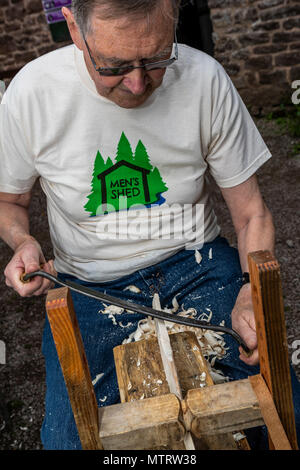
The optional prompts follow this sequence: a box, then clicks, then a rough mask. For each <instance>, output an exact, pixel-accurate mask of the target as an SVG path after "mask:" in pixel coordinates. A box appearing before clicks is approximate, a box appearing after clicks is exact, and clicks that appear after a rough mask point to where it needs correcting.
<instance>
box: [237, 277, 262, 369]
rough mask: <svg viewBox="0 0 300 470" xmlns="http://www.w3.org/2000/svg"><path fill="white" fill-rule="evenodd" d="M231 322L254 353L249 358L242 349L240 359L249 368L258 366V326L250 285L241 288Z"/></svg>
mask: <svg viewBox="0 0 300 470" xmlns="http://www.w3.org/2000/svg"><path fill="white" fill-rule="evenodd" d="M231 320H232V328H233V329H234V330H235V331H236V332H237V333H238V334H239V335H240V336H241V337H242V338H243V340H244V341H245V343H246V344H247V346H248V348H249V349H251V351H252V354H251V356H250V357H247V356H246V355H245V354H244V353H243V349H242V348H241V347H240V348H239V350H240V353H241V354H240V359H241V360H242V361H243V362H245V364H248V365H249V366H254V365H256V364H258V362H259V358H258V349H257V336H256V325H255V316H254V311H253V306H252V298H251V286H250V284H245V285H244V286H243V287H242V288H241V290H240V292H239V295H238V297H237V300H236V303H235V306H234V308H233V310H232V313H231Z"/></svg>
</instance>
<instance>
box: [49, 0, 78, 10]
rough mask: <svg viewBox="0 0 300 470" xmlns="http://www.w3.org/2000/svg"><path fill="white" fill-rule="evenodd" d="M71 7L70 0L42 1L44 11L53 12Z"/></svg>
mask: <svg viewBox="0 0 300 470" xmlns="http://www.w3.org/2000/svg"><path fill="white" fill-rule="evenodd" d="M71 5H72V0H49V1H47V0H43V7H44V11H45V12H47V11H49V10H55V9H59V8H62V7H69V6H71Z"/></svg>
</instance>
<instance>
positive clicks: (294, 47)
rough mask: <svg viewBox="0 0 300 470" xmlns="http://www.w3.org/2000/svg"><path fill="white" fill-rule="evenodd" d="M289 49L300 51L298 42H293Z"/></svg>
mask: <svg viewBox="0 0 300 470" xmlns="http://www.w3.org/2000/svg"><path fill="white" fill-rule="evenodd" d="M290 49H292V50H293V49H297V50H298V51H300V42H295V43H294V44H290Z"/></svg>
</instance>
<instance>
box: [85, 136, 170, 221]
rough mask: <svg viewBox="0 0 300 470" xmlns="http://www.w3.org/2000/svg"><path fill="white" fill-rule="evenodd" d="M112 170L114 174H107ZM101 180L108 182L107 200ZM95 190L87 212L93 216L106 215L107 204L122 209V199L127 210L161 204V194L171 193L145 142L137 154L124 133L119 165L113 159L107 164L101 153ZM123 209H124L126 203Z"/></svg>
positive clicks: (97, 157)
mask: <svg viewBox="0 0 300 470" xmlns="http://www.w3.org/2000/svg"><path fill="white" fill-rule="evenodd" d="M122 162H127V163H122ZM128 164H130V165H128ZM114 167H115V168H114ZM108 169H111V171H110V172H108V173H105V174H103V173H104V172H105V171H106V170H108ZM142 175H144V176H142ZM99 176H100V178H99ZM101 181H105V189H104V196H103V197H105V198H106V199H105V201H102V188H101ZM91 187H92V192H91V194H89V196H88V197H87V198H88V202H87V203H86V205H85V206H84V208H85V210H86V211H87V212H90V213H91V217H92V216H96V215H101V214H104V213H105V212H104V208H103V207H102V204H104V202H105V203H108V204H109V205H110V206H113V207H114V209H115V210H116V211H118V210H120V209H119V202H120V200H121V198H122V201H124V200H125V201H126V203H127V204H126V207H127V209H129V208H130V207H131V206H133V205H136V204H142V205H144V204H147V205H151V204H155V203H158V204H161V203H162V198H161V193H163V192H165V191H168V187H167V186H166V184H165V182H164V181H163V179H162V177H161V175H160V172H159V170H158V168H153V166H152V164H151V162H150V158H149V156H148V153H147V150H146V147H145V146H144V144H143V142H142V141H141V140H139V142H138V144H137V146H136V149H135V153H134V155H133V152H132V148H131V146H130V143H129V141H128V139H127V137H126V135H125V133H124V132H122V135H121V138H120V140H119V143H118V147H117V153H116V159H115V165H114V164H113V162H112V160H111V159H110V158H108V159H107V161H106V162H105V161H104V159H103V157H102V155H101V153H100V152H99V151H98V152H97V155H96V159H95V164H94V171H93V179H92V183H91ZM147 191H148V196H147V200H146V199H145V195H146V194H147ZM124 198H125V199H124ZM104 206H106V204H104ZM121 207H122V208H124V204H122V205H121Z"/></svg>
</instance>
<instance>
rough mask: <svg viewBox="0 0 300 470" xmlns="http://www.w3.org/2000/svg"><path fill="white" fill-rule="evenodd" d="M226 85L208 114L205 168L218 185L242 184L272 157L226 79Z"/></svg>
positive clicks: (234, 90)
mask: <svg viewBox="0 0 300 470" xmlns="http://www.w3.org/2000/svg"><path fill="white" fill-rule="evenodd" d="M228 85H229V88H228V89H227V92H226V94H225V97H224V98H223V101H222V103H221V104H220V105H219V107H218V108H217V110H216V112H215V114H213V116H212V133H211V141H210V146H209V149H208V154H207V157H206V161H207V164H208V166H209V171H210V173H211V175H212V176H213V178H214V179H215V181H216V183H217V184H218V186H220V187H221V188H230V187H232V186H236V185H238V184H241V183H243V182H244V181H246V180H247V179H248V178H250V176H252V175H253V174H254V173H256V171H257V170H258V169H259V167H261V166H262V165H263V164H264V163H265V162H266V161H267V160H268V159H269V158H271V156H272V155H271V153H270V151H269V149H268V148H267V146H266V144H265V142H264V141H263V138H262V137H261V135H260V133H259V131H258V129H257V127H256V126H255V123H254V122H253V119H252V118H251V116H250V114H249V112H248V110H247V108H246V106H245V104H244V103H243V101H242V99H241V98H240V96H239V94H238V92H237V90H236V89H235V87H234V85H233V83H232V82H231V80H230V79H229V78H228Z"/></svg>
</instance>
